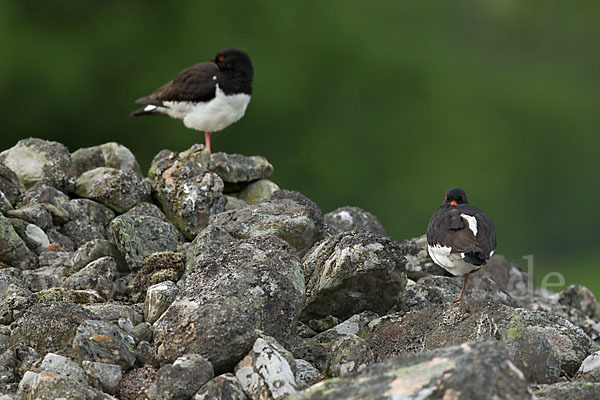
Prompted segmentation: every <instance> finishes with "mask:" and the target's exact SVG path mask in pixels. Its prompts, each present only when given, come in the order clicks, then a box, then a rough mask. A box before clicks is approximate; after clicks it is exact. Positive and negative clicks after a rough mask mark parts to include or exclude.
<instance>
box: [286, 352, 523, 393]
mask: <svg viewBox="0 0 600 400" xmlns="http://www.w3.org/2000/svg"><path fill="white" fill-rule="evenodd" d="M392 398H393V399H426V398H437V399H458V398H465V399H492V398H495V399H522V400H528V399H533V398H534V397H533V395H532V393H531V391H530V389H529V388H528V385H527V381H526V379H525V377H524V375H523V373H522V372H521V371H520V370H519V369H518V368H517V367H515V366H514V365H513V364H512V362H511V361H510V359H509V357H508V354H507V351H506V349H505V348H504V346H503V345H502V343H500V342H497V341H485V342H481V343H465V344H463V345H460V346H451V347H447V348H444V349H440V350H436V351H433V352H428V353H420V354H409V355H403V356H400V357H396V358H394V359H391V360H388V361H385V362H382V363H379V364H375V365H371V366H370V367H368V368H367V369H365V370H364V371H362V372H360V373H359V374H358V375H350V376H347V377H342V378H335V379H328V380H325V381H322V382H320V383H318V384H316V385H313V386H311V387H310V388H308V389H306V390H304V391H303V392H301V393H299V394H297V395H292V396H290V397H289V400H317V399H319V400H337V399H361V400H374V399H392Z"/></svg>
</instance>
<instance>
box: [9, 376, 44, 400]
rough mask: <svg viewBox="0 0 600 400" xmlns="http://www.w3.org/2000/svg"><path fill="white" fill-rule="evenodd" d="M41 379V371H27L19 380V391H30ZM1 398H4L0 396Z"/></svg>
mask: <svg viewBox="0 0 600 400" xmlns="http://www.w3.org/2000/svg"><path fill="white" fill-rule="evenodd" d="M39 379H40V374H39V373H37V372H33V371H27V372H25V374H24V375H23V378H21V381H20V382H19V391H20V392H21V393H29V392H30V391H31V389H32V388H33V385H35V384H36V383H37V381H38V380H39ZM0 399H2V397H0Z"/></svg>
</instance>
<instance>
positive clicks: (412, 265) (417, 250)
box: [400, 235, 450, 282]
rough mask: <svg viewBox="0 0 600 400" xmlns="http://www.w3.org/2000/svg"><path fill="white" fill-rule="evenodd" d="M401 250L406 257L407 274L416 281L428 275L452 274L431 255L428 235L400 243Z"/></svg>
mask: <svg viewBox="0 0 600 400" xmlns="http://www.w3.org/2000/svg"><path fill="white" fill-rule="evenodd" d="M400 250H401V252H402V255H403V256H404V257H405V258H406V274H407V276H408V278H409V279H412V280H413V281H415V282H416V281H418V280H419V279H421V278H423V277H424V276H428V275H442V276H449V275H450V274H449V273H448V272H446V270H445V269H443V268H442V267H440V266H439V265H437V264H436V263H434V262H433V260H432V259H431V257H429V254H428V253H427V236H426V235H423V236H419V237H416V238H413V239H409V240H405V241H404V242H402V243H400Z"/></svg>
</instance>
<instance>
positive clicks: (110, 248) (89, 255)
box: [71, 239, 129, 272]
mask: <svg viewBox="0 0 600 400" xmlns="http://www.w3.org/2000/svg"><path fill="white" fill-rule="evenodd" d="M102 257H112V259H113V260H115V263H116V265H117V270H118V271H119V272H129V267H128V266H127V262H126V261H125V258H124V257H123V256H122V255H121V253H120V252H119V249H118V248H117V246H116V245H115V244H114V243H112V242H109V241H108V240H106V239H93V240H90V241H89V242H86V243H84V244H83V245H81V246H80V247H79V248H78V249H77V251H75V252H74V253H73V255H72V258H71V265H72V269H73V270H74V271H79V270H80V269H82V268H83V267H85V266H86V265H88V264H89V263H91V262H92V261H96V260H97V259H99V258H102Z"/></svg>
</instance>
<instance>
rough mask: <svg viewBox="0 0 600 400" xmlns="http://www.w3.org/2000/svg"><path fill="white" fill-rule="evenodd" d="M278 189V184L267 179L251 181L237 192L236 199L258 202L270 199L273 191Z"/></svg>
mask: <svg viewBox="0 0 600 400" xmlns="http://www.w3.org/2000/svg"><path fill="white" fill-rule="evenodd" d="M277 190H279V186H277V184H275V183H274V182H271V181H270V180H268V179H261V180H258V181H256V182H252V183H251V184H249V185H248V186H246V187H245V188H244V189H242V190H241V191H240V193H239V194H238V199H240V200H243V201H244V202H245V203H246V204H253V205H254V204H258V203H264V202H266V201H269V200H271V196H272V195H273V193H274V192H275V191H277Z"/></svg>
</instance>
